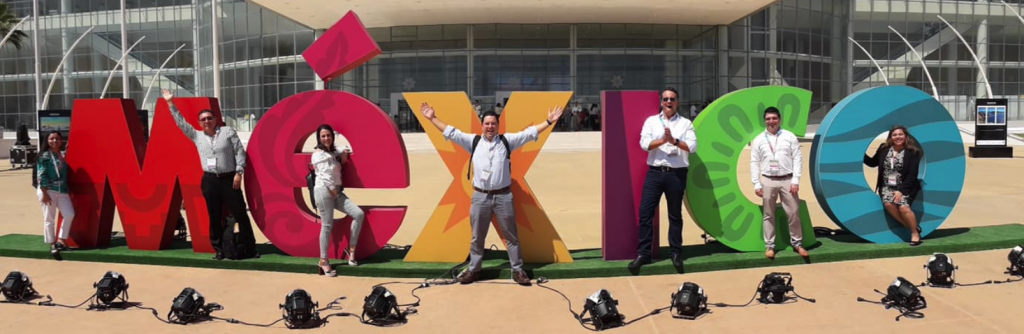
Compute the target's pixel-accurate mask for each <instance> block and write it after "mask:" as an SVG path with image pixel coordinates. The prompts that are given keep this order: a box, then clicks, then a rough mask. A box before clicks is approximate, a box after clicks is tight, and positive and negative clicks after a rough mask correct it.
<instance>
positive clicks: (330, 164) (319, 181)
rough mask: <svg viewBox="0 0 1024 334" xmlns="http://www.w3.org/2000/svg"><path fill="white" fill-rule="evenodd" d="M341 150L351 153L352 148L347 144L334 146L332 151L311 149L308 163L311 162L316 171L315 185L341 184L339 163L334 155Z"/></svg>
mask: <svg viewBox="0 0 1024 334" xmlns="http://www.w3.org/2000/svg"><path fill="white" fill-rule="evenodd" d="M343 151H348V152H349V155H351V154H352V148H351V147H348V146H345V147H335V148H334V152H333V153H332V152H327V151H324V150H320V149H318V150H316V151H313V156H312V157H310V163H311V164H313V170H314V173H316V186H319V187H325V188H331V187H335V186H340V185H341V163H340V162H338V160H336V159H335V157H337V156H338V155H340V154H341V152H343Z"/></svg>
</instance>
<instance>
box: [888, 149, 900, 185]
mask: <svg viewBox="0 0 1024 334" xmlns="http://www.w3.org/2000/svg"><path fill="white" fill-rule="evenodd" d="M889 153H890V154H891V155H890V156H889V166H890V168H891V169H890V171H889V177H887V178H886V182H885V184H886V185H889V186H893V187H895V186H897V185H898V184H899V179H897V178H896V155H897V154H899V153H896V151H895V150H893V149H891V148H890V149H889Z"/></svg>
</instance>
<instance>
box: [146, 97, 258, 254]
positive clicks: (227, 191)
mask: <svg viewBox="0 0 1024 334" xmlns="http://www.w3.org/2000/svg"><path fill="white" fill-rule="evenodd" d="M163 97H164V100H166V101H167V105H168V106H169V107H170V109H171V116H173V117H174V122H175V123H177V124H178V128H181V132H183V133H184V134H185V136H186V137H188V139H190V140H192V143H194V144H195V145H196V149H198V150H199V162H200V163H201V164H202V168H203V180H202V185H201V188H202V191H203V198H204V199H206V212H207V213H208V214H209V216H210V243H211V244H213V249H214V250H215V251H216V252H217V255H216V256H214V257H213V258H214V259H215V260H223V259H224V258H225V254H224V251H225V249H224V248H223V247H222V243H223V240H224V238H234V234H235V231H234V228H225V226H224V224H223V222H222V221H221V219H220V217H222V213H221V208H222V207H224V206H227V207H228V210H230V211H231V214H232V215H233V216H234V217H235V220H236V221H237V223H238V230H239V232H240V233H241V239H242V240H239V242H240V243H241V244H242V245H241V246H242V247H244V248H245V249H248V250H249V251H248V253H249V254H251V257H256V258H258V257H259V256H260V255H259V253H257V252H256V250H255V248H256V238H255V236H253V231H252V224H251V223H250V222H249V214H248V213H247V212H246V209H245V198H244V197H242V190H241V189H240V187H241V185H242V174H243V173H244V172H245V148H243V147H242V141H241V140H240V139H238V133H237V132H235V129H232V128H231V127H228V126H220V124H219V122H218V121H217V118H216V117H215V116H214V114H213V111H211V110H209V109H204V110H202V111H200V112H199V126H200V128H201V129H202V130H203V131H202V132H197V131H196V129H194V128H192V125H191V124H189V123H188V121H186V120H185V117H182V116H181V112H179V111H178V108H177V107H175V106H174V103H171V98H173V97H174V94H172V93H171V91H170V90H167V89H164V90H163ZM232 253H237V252H234V251H232ZM237 257H238V256H236V257H235V258H234V259H239V258H237Z"/></svg>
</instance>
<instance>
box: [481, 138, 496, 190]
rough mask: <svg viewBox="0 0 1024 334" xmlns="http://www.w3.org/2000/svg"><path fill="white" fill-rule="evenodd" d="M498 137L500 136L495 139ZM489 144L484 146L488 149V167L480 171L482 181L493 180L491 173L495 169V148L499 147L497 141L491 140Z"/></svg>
mask: <svg viewBox="0 0 1024 334" xmlns="http://www.w3.org/2000/svg"><path fill="white" fill-rule="evenodd" d="M497 139H498V138H494V140H497ZM489 144H490V147H485V148H484V149H485V150H487V168H484V169H483V170H482V171H481V172H480V181H481V182H484V183H487V182H490V181H491V174H492V173H493V169H494V150H495V149H496V148H497V147H498V145H497V143H496V142H494V141H491V142H490V143H489Z"/></svg>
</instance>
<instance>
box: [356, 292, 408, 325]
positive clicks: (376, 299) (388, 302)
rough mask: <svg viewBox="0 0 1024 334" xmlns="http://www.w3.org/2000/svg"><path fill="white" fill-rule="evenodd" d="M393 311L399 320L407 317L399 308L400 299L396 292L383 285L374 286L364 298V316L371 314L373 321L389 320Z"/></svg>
mask: <svg viewBox="0 0 1024 334" xmlns="http://www.w3.org/2000/svg"><path fill="white" fill-rule="evenodd" d="M391 311H394V312H395V316H396V317H397V320H403V319H405V315H404V314H402V313H401V311H399V310H398V299H397V298H395V294H393V293H391V291H389V290H388V289H387V288H385V287H383V286H379V285H378V286H375V287H373V291H371V292H370V295H368V296H366V298H363V314H362V317H363V318H366V317H367V316H369V318H370V320H371V321H377V322H380V321H385V320H389V319H388V318H389V317H390V316H391Z"/></svg>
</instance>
